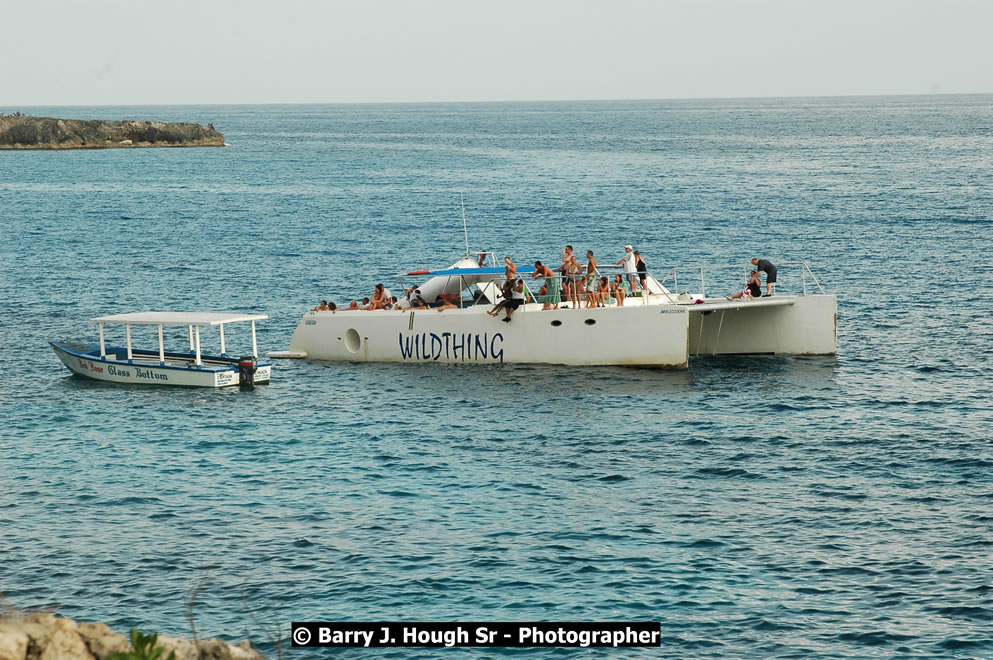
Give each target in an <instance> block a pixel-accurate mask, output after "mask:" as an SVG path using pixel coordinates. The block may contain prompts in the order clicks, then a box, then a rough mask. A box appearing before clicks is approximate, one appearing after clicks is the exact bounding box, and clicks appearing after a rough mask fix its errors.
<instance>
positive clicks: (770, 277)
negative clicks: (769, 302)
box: [752, 258, 776, 297]
mask: <svg viewBox="0 0 993 660" xmlns="http://www.w3.org/2000/svg"><path fill="white" fill-rule="evenodd" d="M752 265H753V266H755V270H757V271H758V272H759V273H765V295H766V296H767V297H768V296H771V295H772V287H773V285H774V284H775V283H776V266H775V265H773V263H772V262H771V261H769V260H768V259H758V258H756V259H752Z"/></svg>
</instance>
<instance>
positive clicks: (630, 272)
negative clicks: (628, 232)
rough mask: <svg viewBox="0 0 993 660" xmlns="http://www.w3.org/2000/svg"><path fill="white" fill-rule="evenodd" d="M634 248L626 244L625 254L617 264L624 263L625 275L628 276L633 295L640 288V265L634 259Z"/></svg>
mask: <svg viewBox="0 0 993 660" xmlns="http://www.w3.org/2000/svg"><path fill="white" fill-rule="evenodd" d="M633 250H634V248H633V247H631V246H630V245H625V246H624V256H623V257H621V260H620V261H618V262H617V263H616V264H614V265H615V266H620V265H621V264H623V265H624V275H625V276H626V277H627V280H628V284H629V285H630V286H631V295H634V292H635V290H636V289H637V288H638V265H637V264H636V263H635V261H634V252H633Z"/></svg>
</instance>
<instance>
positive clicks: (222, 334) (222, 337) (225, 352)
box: [217, 321, 255, 355]
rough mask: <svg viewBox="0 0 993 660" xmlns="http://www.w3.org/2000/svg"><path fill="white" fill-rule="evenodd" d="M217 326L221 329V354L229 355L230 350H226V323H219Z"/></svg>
mask: <svg viewBox="0 0 993 660" xmlns="http://www.w3.org/2000/svg"><path fill="white" fill-rule="evenodd" d="M252 323H255V321H252ZM217 327H219V328H220V329H221V355H227V354H228V352H227V351H226V350H224V324H223V323H219V324H218V326H217Z"/></svg>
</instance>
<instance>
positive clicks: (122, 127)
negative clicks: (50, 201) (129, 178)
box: [0, 115, 224, 149]
mask: <svg viewBox="0 0 993 660" xmlns="http://www.w3.org/2000/svg"><path fill="white" fill-rule="evenodd" d="M223 146H224V134H223V133H220V132H219V131H216V130H214V127H213V124H211V125H210V126H208V127H204V126H201V125H200V124H191V123H185V122H180V123H172V124H166V123H163V122H160V121H105V120H101V119H56V118H54V117H28V116H26V115H0V149H107V148H113V147H223Z"/></svg>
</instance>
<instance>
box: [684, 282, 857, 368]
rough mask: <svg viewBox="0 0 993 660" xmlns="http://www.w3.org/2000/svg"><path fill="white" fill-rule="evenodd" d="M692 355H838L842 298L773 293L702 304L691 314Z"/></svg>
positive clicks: (828, 295) (827, 295)
mask: <svg viewBox="0 0 993 660" xmlns="http://www.w3.org/2000/svg"><path fill="white" fill-rule="evenodd" d="M689 335H690V344H689V351H690V355H756V354H768V355H833V354H834V353H835V352H836V351H837V348H838V338H837V335H838V298H837V296H834V295H830V294H826V295H810V296H773V297H772V298H756V299H754V300H747V299H746V300H742V301H736V302H724V301H718V302H716V303H713V304H709V305H699V306H697V307H696V308H695V309H693V313H691V314H690V329H689Z"/></svg>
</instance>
